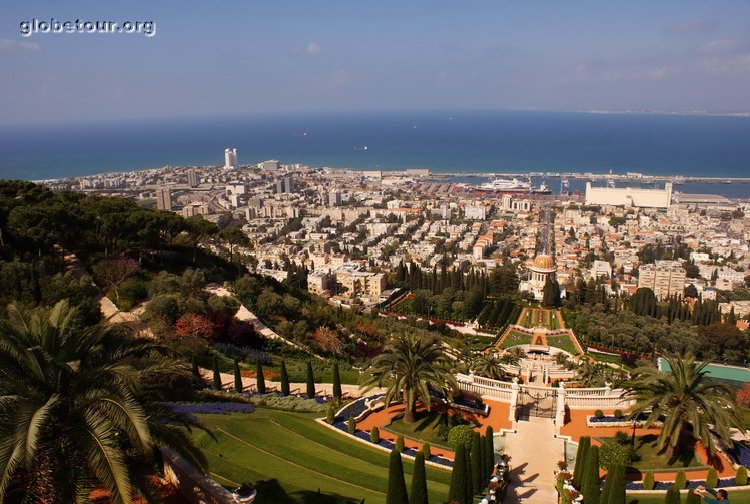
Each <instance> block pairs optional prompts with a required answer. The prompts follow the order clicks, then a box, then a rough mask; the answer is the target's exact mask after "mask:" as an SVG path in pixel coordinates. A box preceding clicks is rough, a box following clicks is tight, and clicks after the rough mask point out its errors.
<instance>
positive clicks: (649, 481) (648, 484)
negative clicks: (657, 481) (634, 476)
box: [643, 471, 654, 490]
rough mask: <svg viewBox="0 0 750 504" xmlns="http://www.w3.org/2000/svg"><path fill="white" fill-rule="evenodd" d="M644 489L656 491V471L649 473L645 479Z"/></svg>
mask: <svg viewBox="0 0 750 504" xmlns="http://www.w3.org/2000/svg"><path fill="white" fill-rule="evenodd" d="M643 489H644V490H653V489H654V471H649V472H647V473H646V475H645V476H644V477H643Z"/></svg>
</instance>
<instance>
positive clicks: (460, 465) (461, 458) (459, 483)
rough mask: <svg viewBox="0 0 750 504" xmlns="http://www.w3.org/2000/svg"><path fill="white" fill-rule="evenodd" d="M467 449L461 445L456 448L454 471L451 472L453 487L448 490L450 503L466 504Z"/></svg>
mask: <svg viewBox="0 0 750 504" xmlns="http://www.w3.org/2000/svg"><path fill="white" fill-rule="evenodd" d="M465 459H466V447H465V446H464V444H463V443H459V444H458V447H457V448H456V458H455V459H454V460H453V471H452V472H451V486H450V490H448V502H453V501H456V502H458V504H468V503H467V502H466V487H467V484H466V461H465Z"/></svg>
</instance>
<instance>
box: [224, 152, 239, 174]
mask: <svg viewBox="0 0 750 504" xmlns="http://www.w3.org/2000/svg"><path fill="white" fill-rule="evenodd" d="M232 168H237V149H236V148H234V149H224V169H226V170H229V169H232Z"/></svg>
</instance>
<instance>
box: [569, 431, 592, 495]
mask: <svg viewBox="0 0 750 504" xmlns="http://www.w3.org/2000/svg"><path fill="white" fill-rule="evenodd" d="M589 446H591V438H590V437H588V436H584V437H582V438H581V439H580V441H578V451H577V452H576V463H575V467H574V469H573V483H574V484H575V486H576V487H577V488H579V489H580V488H581V487H582V484H583V474H584V472H585V467H586V455H587V454H588V449H589Z"/></svg>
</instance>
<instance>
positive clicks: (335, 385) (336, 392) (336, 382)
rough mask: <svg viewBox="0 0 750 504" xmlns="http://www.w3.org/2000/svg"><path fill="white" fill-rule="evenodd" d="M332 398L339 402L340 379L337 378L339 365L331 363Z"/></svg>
mask: <svg viewBox="0 0 750 504" xmlns="http://www.w3.org/2000/svg"><path fill="white" fill-rule="evenodd" d="M333 397H334V398H336V400H337V401H341V377H340V376H339V363H338V361H337V362H334V363H333Z"/></svg>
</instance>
